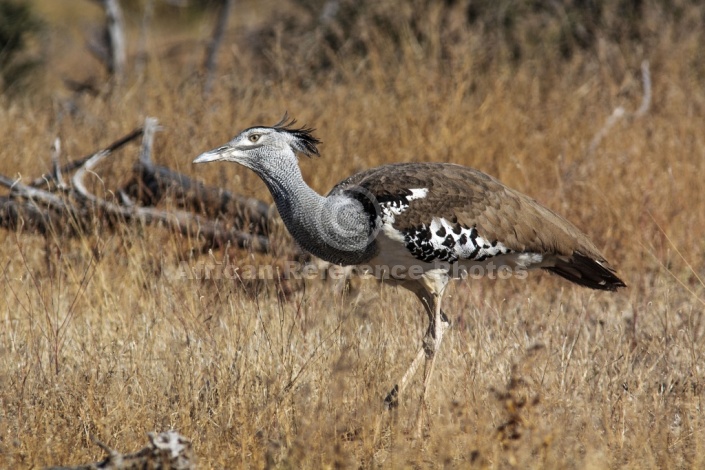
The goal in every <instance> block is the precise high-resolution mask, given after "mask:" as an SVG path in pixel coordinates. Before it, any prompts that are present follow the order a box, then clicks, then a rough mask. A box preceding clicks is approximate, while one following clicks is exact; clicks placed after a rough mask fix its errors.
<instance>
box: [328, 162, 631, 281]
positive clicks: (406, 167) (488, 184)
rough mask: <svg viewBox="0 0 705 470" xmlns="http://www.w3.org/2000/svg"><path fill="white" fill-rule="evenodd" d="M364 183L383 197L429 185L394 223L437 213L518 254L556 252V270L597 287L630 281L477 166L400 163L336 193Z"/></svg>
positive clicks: (569, 227) (576, 234) (361, 176)
mask: <svg viewBox="0 0 705 470" xmlns="http://www.w3.org/2000/svg"><path fill="white" fill-rule="evenodd" d="M354 186H357V187H362V188H364V189H366V190H367V191H369V192H370V193H371V194H372V195H373V196H375V197H376V198H380V200H383V199H387V198H390V197H394V196H403V195H407V194H409V190H410V189H414V188H426V189H427V190H428V193H427V195H426V196H425V197H423V198H420V199H415V200H413V201H411V203H410V205H409V207H408V208H407V209H406V210H405V211H404V212H403V213H402V214H401V215H400V216H398V217H396V220H395V223H394V227H395V228H396V229H398V230H401V231H406V230H410V229H413V228H415V227H419V226H421V225H424V224H425V225H428V224H430V222H431V217H429V215H431V216H432V217H438V218H443V219H446V220H447V221H450V222H452V223H458V224H460V225H461V226H463V227H467V228H469V227H473V226H474V227H476V228H477V231H478V233H479V234H480V235H481V236H482V237H483V238H485V239H486V240H491V241H493V240H496V241H499V242H501V243H502V244H504V245H505V246H506V247H508V248H510V249H511V250H513V251H516V252H534V253H542V254H544V255H555V256H556V257H557V259H558V261H557V264H556V266H554V267H551V268H549V270H551V271H552V272H554V273H556V274H558V275H561V276H563V277H565V278H566V279H568V280H570V281H573V282H576V283H578V284H582V285H585V286H587V287H592V288H596V289H612V290H613V289H614V288H616V287H621V286H624V283H623V282H622V281H621V280H620V279H619V278H618V277H617V276H616V275H615V274H614V270H613V269H612V268H611V267H609V265H608V263H607V261H606V260H605V258H604V257H603V256H602V254H601V253H600V251H599V250H598V249H597V247H596V246H595V245H594V244H593V243H592V242H591V241H590V239H588V237H587V236H586V235H585V234H583V233H582V232H581V231H580V230H579V229H578V228H577V227H575V226H574V225H573V224H572V223H570V222H568V221H567V220H566V219H564V218H563V217H561V216H560V215H558V214H556V213H555V212H553V211H551V210H550V209H548V208H546V207H544V206H542V205H541V204H539V203H538V202H536V201H535V200H533V199H531V198H529V197H528V196H526V195H524V194H521V193H519V192H518V191H515V190H513V189H511V188H508V187H507V186H505V185H504V184H502V183H501V182H499V181H498V180H496V179H494V178H492V177H491V176H489V175H486V174H484V173H482V172H480V171H478V170H475V169H473V168H468V167H464V166H460V165H454V164H450V163H399V164H392V165H385V166H382V167H378V168H373V169H370V170H366V171H363V172H361V173H358V174H356V175H353V176H352V177H350V178H348V179H347V180H345V181H342V182H341V183H339V184H338V185H337V186H336V187H335V188H333V190H332V191H331V193H336V192H343V191H345V190H346V189H349V188H351V187H354Z"/></svg>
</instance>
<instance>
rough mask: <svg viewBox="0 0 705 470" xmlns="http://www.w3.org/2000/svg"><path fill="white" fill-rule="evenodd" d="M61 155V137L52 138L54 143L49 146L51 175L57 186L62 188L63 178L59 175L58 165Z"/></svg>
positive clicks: (59, 167) (59, 168)
mask: <svg viewBox="0 0 705 470" xmlns="http://www.w3.org/2000/svg"><path fill="white" fill-rule="evenodd" d="M60 155H61V139H59V138H58V137H57V138H56V139H54V144H53V145H52V146H51V176H52V178H53V179H54V180H55V181H56V184H57V186H58V187H59V188H62V189H63V188H64V187H65V185H64V179H63V177H62V175H61V166H60V165H59V156H60Z"/></svg>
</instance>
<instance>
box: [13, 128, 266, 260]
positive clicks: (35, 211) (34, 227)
mask: <svg viewBox="0 0 705 470" xmlns="http://www.w3.org/2000/svg"><path fill="white" fill-rule="evenodd" d="M158 130H159V125H158V122H157V120H156V119H154V118H147V119H146V120H145V124H144V127H140V128H138V129H135V130H134V131H132V132H131V133H130V134H128V135H126V136H124V137H123V138H121V139H119V140H117V141H115V142H113V143H112V144H110V145H109V146H107V147H105V148H104V149H101V150H99V151H97V152H95V153H93V154H91V155H89V156H87V157H83V158H81V159H78V160H75V161H73V162H70V163H68V164H66V165H64V166H60V165H59V163H58V158H59V152H60V141H59V139H56V140H55V142H54V146H53V152H52V157H51V164H52V170H51V171H50V172H48V173H47V174H44V175H43V176H42V177H41V178H37V179H35V180H34V182H33V185H25V184H23V183H22V182H21V181H19V180H15V179H12V178H8V177H7V176H3V175H0V186H5V187H7V188H9V189H10V192H9V194H8V195H6V196H0V227H4V228H6V229H11V230H18V229H22V230H26V231H28V232H30V233H31V232H34V233H40V234H46V233H48V232H50V231H54V233H62V234H66V235H69V236H76V235H78V234H80V233H85V232H88V231H90V229H91V227H93V226H94V225H95V224H96V223H102V222H107V223H108V224H109V225H115V224H117V223H120V222H137V223H141V224H144V225H160V226H163V227H166V228H168V229H170V230H172V231H174V232H176V233H181V234H183V235H185V236H187V237H192V238H196V239H199V240H203V241H205V242H207V246H208V247H214V246H227V245H232V246H237V247H240V248H248V249H251V250H253V251H256V252H268V251H269V248H270V241H269V238H268V226H269V205H268V204H266V203H264V202H262V201H259V200H257V199H252V198H245V197H242V196H238V195H235V194H232V193H230V192H228V191H224V190H222V189H220V188H212V187H207V186H205V185H203V184H202V183H199V182H195V181H193V180H192V179H190V178H188V177H186V176H185V175H182V174H181V173H178V172H176V171H173V170H171V169H169V168H166V167H162V166H157V165H154V163H153V162H152V152H153V144H154V136H155V134H156V132H157V131H158ZM140 135H142V136H143V140H142V146H141V150H140V154H139V157H138V159H137V163H136V164H135V167H134V168H135V170H134V176H133V178H132V179H131V181H130V182H129V183H128V185H127V186H125V187H123V188H119V189H118V190H117V194H118V195H119V198H114V197H113V196H112V193H110V192H109V191H105V194H106V195H108V197H106V196H105V195H97V194H95V193H94V192H93V190H92V189H89V188H91V185H90V184H88V183H87V181H88V180H89V174H92V175H96V176H97V174H96V173H95V170H96V168H97V167H98V165H99V164H100V163H101V162H102V161H104V160H105V159H106V158H107V157H108V156H110V155H111V154H113V153H114V151H115V150H117V149H119V148H121V147H122V146H124V145H125V144H127V143H128V142H130V141H132V140H134V139H136V138H137V137H138V136H140ZM70 172H74V173H73V176H71V178H70V183H71V184H70V185H68V184H66V182H64V180H63V177H64V176H63V175H67V174H68V173H70ZM167 196H169V197H173V198H174V199H175V200H176V201H177V206H178V207H179V209H178V210H163V209H158V208H157V207H155V206H156V205H157V203H159V202H160V201H161V200H162V199H164V198H166V197H167Z"/></svg>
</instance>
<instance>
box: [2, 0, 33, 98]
mask: <svg viewBox="0 0 705 470" xmlns="http://www.w3.org/2000/svg"><path fill="white" fill-rule="evenodd" d="M40 30H41V22H40V21H39V19H38V18H37V17H36V16H35V15H34V13H33V12H32V9H31V7H30V6H29V5H28V4H27V3H18V2H15V1H12V0H0V86H1V87H2V90H3V91H7V90H8V89H13V88H16V87H18V86H20V85H22V84H24V82H25V81H26V80H27V78H28V77H29V75H30V74H31V72H32V71H33V70H34V69H35V68H36V67H37V66H38V65H39V63H40V61H39V60H37V59H36V58H32V57H30V56H29V55H28V53H27V49H28V47H29V44H30V41H31V38H32V37H34V36H36V35H37V33H39V31H40Z"/></svg>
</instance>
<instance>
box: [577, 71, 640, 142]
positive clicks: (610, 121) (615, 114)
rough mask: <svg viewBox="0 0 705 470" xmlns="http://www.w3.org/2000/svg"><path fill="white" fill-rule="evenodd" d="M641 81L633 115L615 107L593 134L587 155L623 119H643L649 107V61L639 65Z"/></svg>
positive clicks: (619, 107) (620, 107)
mask: <svg viewBox="0 0 705 470" xmlns="http://www.w3.org/2000/svg"><path fill="white" fill-rule="evenodd" d="M641 81H642V86H643V88H644V94H643V95H642V99H641V105H640V106H639V109H637V110H636V111H635V112H633V113H628V112H627V111H626V110H625V109H624V108H623V107H622V106H617V107H616V108H615V109H614V111H612V114H611V115H610V116H609V117H608V118H607V120H606V121H605V124H604V125H603V126H602V128H601V129H600V130H599V131H598V132H597V134H595V137H593V138H592V140H591V141H590V145H589V146H588V150H587V153H588V155H592V154H593V153H595V150H597V147H598V146H599V145H600V144H601V143H602V140H603V139H604V138H605V137H606V136H607V134H608V133H609V132H610V130H611V129H612V128H613V127H614V125H615V124H617V122H619V121H620V120H621V119H623V118H625V117H626V118H630V117H631V118H640V117H643V116H644V115H645V114H646V113H647V112H648V111H649V108H650V107H651V73H650V72H649V61H648V60H645V61H643V62H642V63H641Z"/></svg>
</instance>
